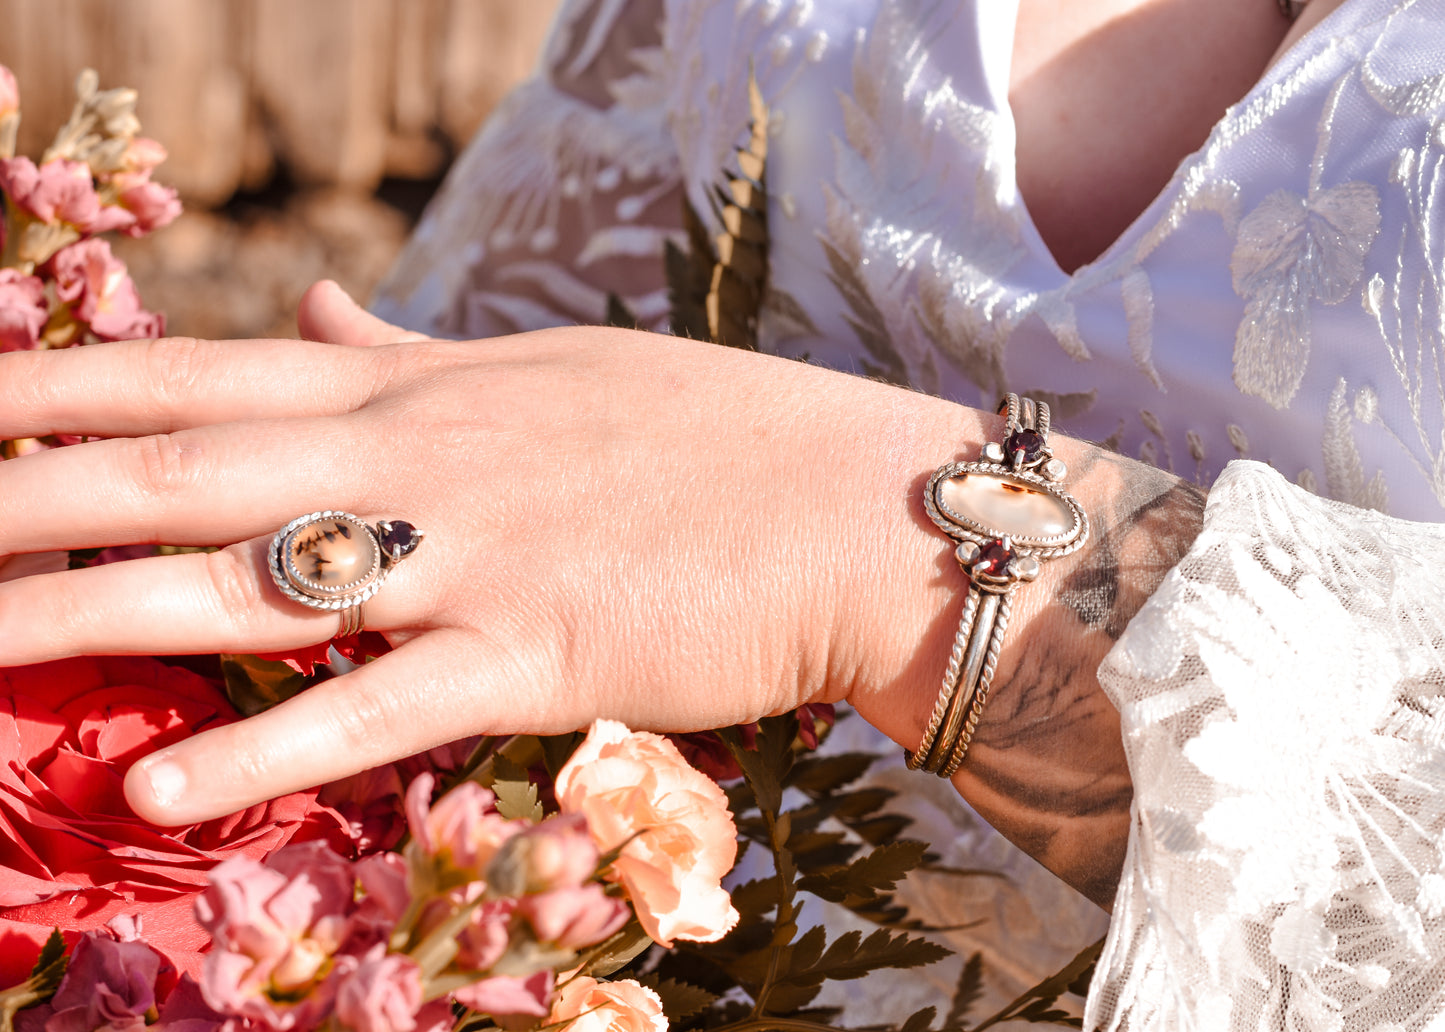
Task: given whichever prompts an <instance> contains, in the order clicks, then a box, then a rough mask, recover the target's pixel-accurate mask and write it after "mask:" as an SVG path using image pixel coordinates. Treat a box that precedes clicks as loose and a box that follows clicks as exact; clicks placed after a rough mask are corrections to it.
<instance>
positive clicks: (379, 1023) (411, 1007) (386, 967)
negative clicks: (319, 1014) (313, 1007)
mask: <svg viewBox="0 0 1445 1032" xmlns="http://www.w3.org/2000/svg"><path fill="white" fill-rule="evenodd" d="M421 1006H422V985H421V969H420V968H419V967H417V966H416V961H414V960H412V959H411V958H410V957H407V956H403V955H402V954H399V953H390V954H388V953H386V952H385V947H379V948H378V949H376V950H373V951H372V953H371V954H369V955H368V956H367V958H366V959H364V960H363V961H362V962H361V965H360V966H359V967H357V969H356V970H355V971H354V972H352V973H351V974H350V975H348V976H347V977H346V979H345V981H343V982H342V983H341V986H340V987H339V988H338V989H337V990H336V1017H337V1018H338V1019H339V1020H340V1022H341V1024H342V1025H344V1026H345V1027H346V1028H349V1029H351V1030H353V1032H413V1030H414V1029H415V1028H416V1025H417V1020H416V1016H417V1011H419V1010H421Z"/></svg>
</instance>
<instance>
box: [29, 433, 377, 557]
mask: <svg viewBox="0 0 1445 1032" xmlns="http://www.w3.org/2000/svg"><path fill="white" fill-rule="evenodd" d="M352 431H353V427H352V424H351V421H350V420H347V419H341V420H336V419H331V420H328V419H290V420H268V421H265V422H255V423H249V424H241V425H238V424H223V425H220V426H203V427H199V428H196V429H192V430H182V431H178V432H176V433H172V434H159V435H155V436H151V437H141V438H134V439H131V438H118V439H115V440H108V441H92V442H89V443H86V444H80V445H75V446H72V447H70V448H61V449H56V450H53V451H48V452H42V453H39V454H34V455H25V456H21V457H20V458H17V459H11V460H9V461H7V462H3V463H0V550H3V551H4V552H7V553H11V552H38V551H46V550H53V549H69V548H86V547H92V546H99V545H121V544H147V543H155V542H163V543H166V544H173V545H208V544H224V543H227V542H233V541H242V540H245V539H247V538H251V537H254V536H256V535H258V534H263V533H265V532H267V531H268V530H274V529H275V528H276V527H279V526H280V525H281V524H282V523H285V522H286V521H287V520H289V519H291V518H293V517H295V516H298V515H300V514H302V513H305V512H311V511H314V510H317V509H342V510H350V511H355V510H356V509H357V508H358V507H364V504H365V502H366V501H367V499H366V498H364V497H362V495H363V493H364V492H365V485H364V483H363V481H364V480H365V479H366V478H365V477H364V476H363V471H364V470H366V469H368V468H370V466H369V465H368V464H367V463H366V462H365V461H363V460H364V459H365V458H366V456H365V454H364V448H365V442H362V441H359V440H356V439H355V435H354V434H353V432H352ZM373 480H374V478H373ZM373 486H374V485H373ZM388 515H391V514H388Z"/></svg>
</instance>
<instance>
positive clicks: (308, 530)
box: [269, 509, 422, 638]
mask: <svg viewBox="0 0 1445 1032" xmlns="http://www.w3.org/2000/svg"><path fill="white" fill-rule="evenodd" d="M421 539H422V532H421V531H419V530H417V529H416V528H415V527H413V526H412V525H411V524H410V523H406V522H404V521H402V520H382V521H380V522H379V523H377V524H376V525H375V526H374V527H373V526H371V525H369V524H367V523H364V522H362V520H361V518H360V517H358V516H353V515H352V514H351V513H349V512H340V511H338V510H335V509H328V510H326V511H324V512H313V513H309V514H307V515H305V516H298V517H297V518H296V519H294V520H292V521H291V522H290V523H288V524H286V526H284V527H282V528H281V529H280V530H278V531H277V532H276V536H275V537H273V538H272V539H271V550H270V557H269V566H270V569H271V579H272V580H274V581H275V582H276V587H278V588H280V589H281V593H282V594H283V595H285V596H286V597H287V598H289V599H291V601H293V602H300V603H301V604H302V605H303V606H310V607H311V608H312V609H324V610H331V611H333V612H339V613H340V614H341V630H340V632H339V633H338V635H337V636H338V637H342V638H345V637H349V636H351V635H353V634H357V633H359V632H360V631H361V629H362V627H363V625H364V624H363V620H362V615H361V607H362V603H364V602H366V600H367V599H369V598H371V597H372V596H373V595H375V594H376V593H377V592H378V591H380V590H381V585H382V582H383V581H385V580H386V575H387V574H388V573H389V572H390V571H391V568H392V567H393V566H395V565H396V564H397V563H399V562H401V561H402V560H403V559H405V558H406V557H407V556H409V555H411V553H412V552H414V551H416V547H417V545H419V544H421Z"/></svg>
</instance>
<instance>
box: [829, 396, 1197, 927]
mask: <svg viewBox="0 0 1445 1032" xmlns="http://www.w3.org/2000/svg"><path fill="white" fill-rule="evenodd" d="M893 429H894V431H895V434H894V438H893V441H892V444H891V445H890V446H889V447H886V448H877V447H875V449H874V454H875V455H876V456H886V461H896V462H900V463H902V462H908V461H911V462H912V463H913V465H912V466H910V467H909V468H908V469H907V470H906V473H905V471H904V470H902V469H899V470H895V471H894V472H893V474H892V479H891V480H890V479H888V477H889V474H888V472H887V471H886V470H884V469H882V468H879V469H878V470H877V471H876V473H877V476H878V477H879V478H880V480H881V481H882V483H884V484H885V485H886V487H885V489H884V495H883V496H884V497H887V496H889V495H893V496H896V495H897V493H898V492H900V491H905V492H906V494H907V499H906V502H904V503H903V504H898V505H896V506H895V511H893V512H892V513H891V514H890V513H888V512H886V511H884V510H883V509H881V508H880V509H875V510H873V511H871V512H870V517H871V518H872V519H873V520H875V521H877V522H878V525H876V526H874V527H873V528H872V530H871V533H873V534H874V535H875V537H874V539H873V540H875V541H876V542H877V543H878V548H877V549H876V551H875V550H867V551H868V552H869V554H870V556H871V561H870V562H866V563H861V564H860V568H861V569H862V570H863V572H864V575H865V577H867V578H870V579H871V586H867V585H862V584H860V586H859V587H858V588H856V589H855V590H854V591H853V592H852V595H853V596H854V597H859V598H863V599H868V600H870V602H871V604H869V605H867V606H866V607H862V608H860V607H854V608H853V610H852V612H851V613H850V615H851V616H852V618H853V619H855V620H856V621H857V623H856V624H855V625H854V626H855V628H856V629H854V630H852V631H850V632H848V633H849V636H848V637H845V638H844V639H842V640H843V641H844V642H845V643H847V644H845V646H844V649H845V652H846V654H848V655H849V656H850V658H851V659H852V661H853V662H854V664H855V665H854V666H853V667H852V670H853V672H854V674H855V680H854V681H853V684H852V690H851V692H850V699H851V701H852V702H853V703H854V705H855V707H856V708H857V709H858V710H859V711H860V713H862V715H863V716H864V717H865V718H866V719H869V720H870V721H871V722H873V723H875V724H876V725H877V726H878V727H879V728H880V729H881V730H883V731H884V732H885V733H886V734H888V735H889V736H890V737H892V738H893V739H894V740H895V741H897V742H899V744H900V745H902V746H904V747H905V748H908V749H914V748H917V747H918V745H919V742H920V739H921V738H922V737H923V735H924V728H925V726H927V724H928V721H929V718H930V715H931V714H932V713H933V709H934V705H935V700H937V699H938V698H939V692H940V687H941V685H942V682H943V677H944V671H945V668H946V667H947V665H948V660H949V652H950V649H951V648H952V647H953V642H954V637H955V634H956V632H957V630H958V623H959V617H960V614H961V612H962V610H963V607H964V601H965V598H966V597H967V595H968V593H969V582H968V578H967V576H966V575H965V574H964V572H963V571H962V569H960V567H959V563H958V560H956V559H955V558H954V554H953V546H954V542H953V541H951V540H950V539H949V537H947V536H946V535H945V534H943V533H942V532H940V531H939V530H938V529H937V528H936V527H934V525H933V523H932V521H931V520H930V519H929V518H928V517H927V515H926V513H925V512H924V507H923V504H922V500H921V499H922V496H923V487H924V484H925V483H926V481H927V480H928V478H929V476H930V475H931V473H932V471H933V469H934V468H936V467H937V466H939V465H941V464H943V463H944V462H945V461H951V460H954V459H962V460H965V461H972V460H976V459H977V458H978V457H979V454H980V451H981V449H982V446H983V444H984V443H985V442H986V441H1000V440H1001V437H1000V432H1001V430H1002V420H1001V419H998V418H996V417H993V416H991V415H985V414H983V413H977V412H972V411H970V410H963V409H955V410H954V411H953V412H952V413H947V412H940V411H934V410H931V409H927V408H925V407H923V406H920V407H919V408H918V410H917V411H916V412H915V413H914V418H913V419H911V420H908V421H901V422H899V423H897V424H895V426H894V427H893ZM930 433H939V434H946V433H952V434H953V436H951V437H948V436H939V437H935V438H934V439H933V440H932V441H925V440H920V439H919V437H918V435H924V436H926V435H927V434H930ZM1050 443H1051V444H1052V446H1053V450H1054V454H1055V455H1056V456H1057V457H1058V458H1059V459H1061V460H1062V461H1063V462H1064V463H1066V464H1067V466H1068V467H1069V470H1070V472H1069V473H1068V474H1067V476H1066V477H1065V479H1064V483H1063V486H1064V489H1065V490H1066V491H1067V492H1068V493H1069V494H1071V495H1072V496H1073V497H1074V498H1075V499H1076V500H1077V501H1078V503H1079V505H1080V507H1081V508H1082V509H1083V511H1084V512H1085V513H1086V514H1087V515H1088V517H1089V520H1090V522H1091V524H1092V525H1093V533H1092V534H1091V536H1090V538H1089V539H1087V540H1086V542H1085V543H1084V545H1083V546H1082V547H1080V548H1079V549H1078V550H1077V551H1076V552H1073V553H1071V554H1066V555H1060V556H1058V557H1057V558H1054V559H1052V560H1048V561H1045V562H1043V563H1042V564H1041V567H1040V571H1039V576H1038V578H1037V579H1036V580H1035V581H1033V582H1032V583H1024V584H1020V585H1018V586H1017V589H1016V590H1014V591H1013V593H1012V595H1011V599H1010V602H1011V606H1012V614H1011V616H1010V619H1009V622H1008V627H1007V630H1006V633H1005V635H1004V636H1003V637H1002V639H1001V642H1002V648H1001V650H1000V652H999V655H998V666H997V669H996V671H995V674H994V677H993V682H992V690H991V692H990V694H988V696H987V705H986V707H985V708H984V709H983V710H982V712H981V719H980V721H979V724H978V727H977V731H976V733H975V734H974V736H973V738H972V741H971V743H970V744H969V747H968V752H967V756H966V759H965V761H964V762H963V764H962V766H961V768H960V769H959V770H958V773H957V774H956V775H955V777H954V783H955V785H956V786H957V787H958V789H959V791H960V792H962V793H963V794H964V796H965V797H966V798H968V799H969V801H970V803H972V804H973V805H974V807H975V808H976V809H977V810H978V811H979V812H980V813H981V814H982V815H983V816H984V817H985V818H987V819H989V820H990V821H991V822H992V823H993V824H994V825H995V826H996V827H997V828H999V830H1000V831H1002V832H1003V833H1004V834H1005V835H1007V836H1008V837H1010V838H1012V839H1013V840H1014V841H1016V842H1018V843H1019V844H1020V845H1022V846H1023V847H1024V848H1025V849H1026V850H1027V851H1028V852H1030V853H1031V854H1033V855H1034V856H1035V857H1036V858H1037V859H1039V860H1040V861H1041V862H1042V863H1044V864H1045V866H1048V867H1050V868H1051V869H1052V870H1054V871H1055V872H1056V873H1058V874H1060V875H1061V876H1063V877H1064V878H1065V879H1066V880H1068V881H1070V883H1071V884H1074V885H1075V886H1076V887H1078V888H1080V889H1081V890H1082V891H1084V892H1086V893H1087V894H1088V895H1090V896H1091V897H1092V898H1094V899H1095V900H1096V901H1098V902H1100V903H1101V904H1106V903H1107V902H1108V900H1109V899H1110V898H1111V897H1112V891H1113V886H1114V884H1115V882H1116V880H1117V873H1118V870H1119V865H1120V863H1121V862H1122V856H1123V847H1124V841H1125V837H1126V835H1127V830H1128V820H1129V815H1128V806H1129V801H1130V797H1131V794H1132V790H1131V784H1130V781H1129V776H1128V771H1127V767H1126V764H1125V761H1124V754H1123V749H1122V743H1121V741H1120V737H1119V722H1118V715H1117V713H1116V712H1115V711H1114V709H1113V707H1112V705H1111V704H1110V703H1109V702H1108V700H1107V698H1106V697H1105V695H1104V693H1103V691H1102V689H1101V688H1100V686H1099V683H1098V680H1097V677H1096V674H1095V671H1096V670H1097V668H1098V665H1099V662H1100V661H1101V660H1102V659H1103V657H1104V655H1105V654H1106V653H1107V652H1108V650H1109V648H1111V647H1112V645H1113V642H1114V640H1115V639H1116V638H1117V637H1118V634H1119V633H1120V632H1122V630H1123V627H1124V626H1125V625H1126V624H1127V622H1128V620H1129V618H1130V617H1132V616H1133V613H1134V612H1135V611H1137V609H1138V608H1139V606H1140V605H1142V604H1143V602H1144V600H1145V599H1147V597H1148V596H1149V594H1150V593H1152V591H1153V590H1154V587H1155V586H1157V584H1158V582H1159V580H1160V579H1162V577H1163V576H1164V574H1165V573H1166V572H1167V571H1168V569H1169V568H1171V567H1172V566H1173V564H1174V562H1175V561H1177V559H1178V558H1179V557H1180V556H1181V555H1182V554H1183V551H1184V550H1185V549H1186V548H1187V547H1188V545H1189V544H1190V543H1191V542H1192V540H1193V537H1194V535H1195V534H1196V533H1197V530H1198V525H1199V517H1200V513H1201V511H1202V499H1203V496H1202V493H1201V492H1199V491H1198V490H1197V489H1194V488H1192V487H1191V486H1190V485H1184V484H1183V483H1182V482H1180V481H1178V480H1177V479H1176V478H1174V477H1171V476H1169V475H1168V474H1164V473H1161V472H1160V471H1158V470H1156V469H1153V468H1152V467H1148V466H1145V465H1143V464H1141V463H1136V462H1132V461H1130V460H1127V459H1123V458H1121V457H1119V456H1117V455H1114V454H1112V453H1110V452H1107V451H1105V450H1103V449H1099V448H1096V447H1094V446H1091V445H1087V444H1083V443H1081V442H1077V441H1072V440H1069V439H1067V438H1064V437H1062V436H1058V435H1053V436H1052V437H1051V438H1050ZM930 450H931V456H929V457H927V458H924V456H923V454H922V453H924V452H927V451H930ZM890 520H891V525H890V524H889V522H888V521H890ZM870 621H871V627H870V626H869V624H870ZM870 635H872V637H869V636H870ZM858 639H862V643H860V644H853V643H854V642H855V641H857V640H858ZM850 646H851V648H850Z"/></svg>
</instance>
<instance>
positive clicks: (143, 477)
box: [132, 434, 200, 501]
mask: <svg viewBox="0 0 1445 1032" xmlns="http://www.w3.org/2000/svg"><path fill="white" fill-rule="evenodd" d="M132 456H133V470H132V475H133V477H134V479H135V482H136V485H137V487H138V489H139V490H140V492H141V493H142V494H143V495H144V496H145V497H146V498H147V499H149V500H153V501H164V500H166V499H169V498H174V497H175V496H177V495H179V494H182V493H183V492H184V491H185V490H186V489H187V488H188V487H190V486H191V485H193V484H194V483H195V482H196V479H197V475H198V467H199V460H200V448H199V447H198V446H197V445H196V443H195V442H194V440H192V439H190V438H189V437H187V436H184V435H182V434H153V435H152V436H150V437H141V438H137V439H136V441H135V442H134V444H133V448H132Z"/></svg>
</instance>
